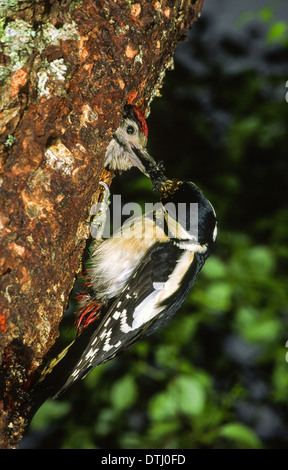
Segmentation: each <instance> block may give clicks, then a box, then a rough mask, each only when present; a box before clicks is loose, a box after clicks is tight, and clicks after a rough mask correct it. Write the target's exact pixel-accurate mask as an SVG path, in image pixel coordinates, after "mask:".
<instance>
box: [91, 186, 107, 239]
mask: <svg viewBox="0 0 288 470" xmlns="http://www.w3.org/2000/svg"><path fill="white" fill-rule="evenodd" d="M99 184H100V185H101V186H104V191H103V192H102V193H101V194H103V197H102V201H101V202H98V203H97V204H93V206H92V207H91V211H90V213H91V215H93V218H92V221H91V227H90V233H91V236H92V237H93V238H95V239H96V240H97V241H100V240H102V237H103V232H104V228H105V222H106V219H107V209H108V207H109V204H110V200H109V197H110V189H109V186H108V185H107V184H106V183H104V181H99Z"/></svg>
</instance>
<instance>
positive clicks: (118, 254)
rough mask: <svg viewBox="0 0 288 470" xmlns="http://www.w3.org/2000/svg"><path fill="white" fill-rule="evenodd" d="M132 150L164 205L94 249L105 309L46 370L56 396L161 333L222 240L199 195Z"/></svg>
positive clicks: (96, 284)
mask: <svg viewBox="0 0 288 470" xmlns="http://www.w3.org/2000/svg"><path fill="white" fill-rule="evenodd" d="M131 149H132V151H133V152H134V153H135V155H134V158H137V159H138V160H139V162H140V163H141V164H142V165H143V166H144V167H145V172H146V173H147V174H148V175H149V176H150V177H151V180H152V182H153V185H154V188H155V189H156V190H157V191H158V192H159V195H160V203H159V204H158V205H157V207H156V208H155V210H154V211H151V212H147V213H145V214H144V215H143V216H142V217H136V218H135V219H134V221H133V224H131V221H130V223H129V225H128V226H125V224H124V225H123V226H122V227H121V236H119V234H116V236H112V237H111V238H109V239H107V240H105V241H104V242H103V243H102V244H101V245H99V246H98V247H97V248H96V249H95V251H94V253H93V255H92V258H91V271H90V277H91V289H92V290H91V302H92V303H93V301H94V300H95V299H97V302H98V300H100V301H101V302H102V305H103V307H102V308H101V312H100V313H99V315H96V317H95V318H94V321H93V322H92V323H91V324H89V325H88V326H87V327H86V328H85V329H84V331H83V332H82V333H81V334H80V335H79V336H78V337H77V338H76V339H75V340H74V341H73V342H72V343H71V344H70V345H69V346H68V347H67V348H66V349H65V350H64V351H62V353H61V354H60V355H59V356H57V357H56V358H55V359H54V360H52V362H51V363H50V365H48V366H47V368H46V369H45V370H44V372H43V374H42V377H41V379H40V380H42V383H43V386H44V388H45V387H46V391H48V392H49V393H50V394H52V395H54V396H55V397H57V396H59V395H60V394H61V393H62V392H63V391H65V390H66V389H67V388H68V387H70V386H71V385H72V384H73V383H74V382H75V381H76V380H79V379H80V378H83V377H85V376H86V375H87V374H88V373H89V372H90V371H91V370H92V369H93V368H94V367H96V366H98V365H100V364H103V363H105V362H107V361H109V360H111V359H112V358H114V357H115V356H116V355H118V354H119V353H120V352H122V351H123V350H125V349H127V348H128V347H130V346H131V345H133V344H134V343H136V342H137V341H138V340H140V339H141V338H143V337H144V336H147V335H150V334H152V333H154V332H156V331H157V330H159V328H162V326H164V325H165V324H166V323H167V322H168V321H169V320H170V319H171V318H172V317H173V315H174V314H175V313H176V311H177V310H178V309H179V308H180V306H181V305H182V303H183V301H184V300H185V298H186V297H187V295H188V294H189V292H190V290H191V288H192V286H193V284H194V282H195V280H196V278H197V276H198V274H199V272H200V270H201V268H202V266H203V265H204V263H205V261H206V259H207V257H208V256H209V254H210V252H211V248H212V246H213V244H214V242H215V239H216V235H217V228H216V216H215V211H214V209H213V207H212V205H211V204H210V202H209V201H208V200H207V199H206V198H205V196H204V195H203V193H202V192H201V191H200V189H198V187H197V186H196V185H195V184H193V183H191V182H187V181H179V180H177V179H168V178H166V177H165V176H164V174H163V171H162V168H161V166H160V165H156V164H152V163H151V159H150V158H147V156H146V152H141V151H140V150H139V148H138V147H136V146H135V147H133V145H132V146H131ZM195 209H196V210H195ZM161 216H162V217H161ZM93 296H94V298H93Z"/></svg>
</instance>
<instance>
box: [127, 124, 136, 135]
mask: <svg viewBox="0 0 288 470" xmlns="http://www.w3.org/2000/svg"><path fill="white" fill-rule="evenodd" d="M126 132H127V134H129V135H133V134H136V129H135V128H134V127H133V126H127V129H126Z"/></svg>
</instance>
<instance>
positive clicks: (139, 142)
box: [104, 105, 155, 174]
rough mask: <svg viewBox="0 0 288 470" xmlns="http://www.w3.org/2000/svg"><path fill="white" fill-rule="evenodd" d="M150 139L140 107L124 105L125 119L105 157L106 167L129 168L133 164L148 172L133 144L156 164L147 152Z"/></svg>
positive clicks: (112, 168) (113, 168) (115, 168)
mask: <svg viewBox="0 0 288 470" xmlns="http://www.w3.org/2000/svg"><path fill="white" fill-rule="evenodd" d="M147 139H148V126H147V122H146V120H145V117H144V115H143V114H142V112H141V111H140V109H139V108H137V107H136V106H132V105H126V106H125V107H124V115H123V121H122V122H121V124H120V126H119V127H118V129H117V130H116V131H115V132H114V134H113V138H112V140H111V141H110V143H109V145H108V147H107V150H106V153H105V158H104V167H105V168H108V169H110V170H120V171H121V170H129V169H130V168H131V167H132V166H137V167H138V168H139V169H140V170H141V171H142V172H143V173H145V174H146V170H145V166H144V165H143V163H142V162H141V161H140V160H139V159H138V158H135V152H132V150H131V146H133V148H134V149H135V148H137V149H138V151H140V152H141V153H142V154H143V153H145V155H146V159H148V160H149V159H150V162H151V163H152V164H154V165H155V161H154V160H153V158H152V157H150V156H149V154H148V153H147V152H146V150H145V149H146V145H147Z"/></svg>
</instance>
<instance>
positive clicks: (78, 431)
mask: <svg viewBox="0 0 288 470" xmlns="http://www.w3.org/2000/svg"><path fill="white" fill-rule="evenodd" d="M262 3H263V2H262ZM264 3H265V2H264ZM276 3H277V2H274V3H273V5H274V6H275V4H276ZM280 3H281V2H280ZM282 3H283V2H282ZM233 4H234V2H230V5H231V8H233ZM287 13H288V12H287ZM286 17H287V15H286ZM215 22H217V14H214V16H213V15H210V16H209V11H208V12H206V14H205V8H204V14H203V17H202V19H201V20H200V21H199V22H198V23H197V24H196V25H194V26H193V28H192V31H191V34H190V39H189V42H188V43H185V44H182V45H181V46H179V48H178V50H177V53H176V56H175V70H174V71H173V72H172V73H169V74H168V75H167V77H166V81H165V86H164V88H163V90H162V92H163V96H162V98H161V99H155V100H154V102H153V104H152V109H151V111H152V112H151V116H150V118H149V131H150V136H149V150H150V151H151V154H152V155H153V156H154V158H156V159H158V160H164V162H165V166H166V169H167V172H166V173H167V175H171V176H173V177H179V178H185V179H190V180H192V181H194V182H195V183H196V184H197V185H199V186H200V187H201V188H202V189H203V190H204V193H205V194H206V195H207V196H208V198H209V199H210V200H211V202H212V203H213V205H214V207H215V209H216V212H217V216H218V221H219V236H218V241H217V247H216V250H215V253H214V254H213V256H211V258H210V259H209V260H208V261H207V263H206V265H205V267H204V269H203V271H202V272H201V275H200V276H199V278H198V280H197V283H196V285H195V287H194V288H193V291H192V292H191V295H190V296H189V298H188V299H187V301H186V302H185V304H184V306H183V307H182V308H181V309H180V311H179V312H178V313H177V315H176V317H175V318H174V320H173V321H172V323H170V324H169V325H168V326H167V327H166V328H165V329H163V330H162V331H161V332H160V333H158V334H156V335H154V336H151V337H150V338H148V339H147V340H146V341H142V342H141V343H139V344H138V345H136V346H134V347H133V348H132V349H131V350H129V351H127V352H125V353H124V354H123V355H121V356H120V357H118V358H117V359H115V360H113V361H111V362H109V363H108V364H106V365H104V366H101V367H98V368H97V369H96V370H94V371H93V372H92V373H91V374H90V375H89V376H88V377H87V378H86V379H85V380H84V381H81V382H80V383H79V384H77V385H76V386H74V387H73V388H72V389H71V390H70V391H69V392H68V393H67V394H65V395H64V396H63V397H62V398H61V399H59V400H57V401H53V400H51V401H48V402H46V404H45V405H43V406H42V408H41V409H40V410H39V412H38V413H37V415H36V416H35V418H34V420H33V422H32V425H31V430H30V433H29V434H28V435H27V436H26V437H25V438H24V440H23V442H22V447H23V448H25V447H26V448H29V447H30V448H31V447H32V448H69V449H71V448H90V449H91V448H107V449H109V448H110V449H122V448H124V449H127V448H130V449H131V448H132V449H133V448H143V449H153V448H154V449H166V448H173V449H181V448H182V449H183V448H284V447H288V409H287V390H288V364H287V362H286V352H287V349H286V346H285V345H286V341H287V340H288V309H287V284H288V275H287V261H288V245H287V221H288V208H287V144H288V142H287V112H288V102H287V101H286V100H285V95H286V93H287V91H288V88H287V86H288V83H287V85H286V82H287V80H288V64H287V57H288V56H287V54H288V34H287V31H288V23H287V21H286V20H281V21H279V20H277V18H276V16H275V9H274V7H271V6H269V4H268V3H267V5H266V6H265V7H262V8H261V9H260V10H259V11H257V12H254V13H252V12H249V11H243V12H242V14H241V15H240V16H239V17H238V19H237V21H236V22H234V24H233V29H230V31H229V34H228V33H227V34H226V33H225V31H224V32H223V31H220V32H219V33H218V35H217V36H215V34H214V31H213V24H215ZM111 189H112V191H113V193H115V194H121V195H122V198H123V202H125V200H127V201H138V202H141V201H142V202H144V201H150V200H151V185H150V183H149V181H148V180H147V179H146V178H145V177H141V176H139V173H137V172H133V171H131V172H129V174H125V175H122V176H121V177H118V178H117V181H116V180H114V182H113V184H112V188H111ZM64 323H65V322H64ZM68 323H71V318H69V320H68ZM64 326H65V324H64ZM65 338H66V333H64V339H65Z"/></svg>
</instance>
